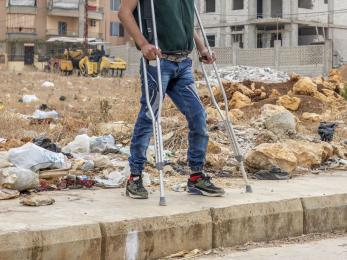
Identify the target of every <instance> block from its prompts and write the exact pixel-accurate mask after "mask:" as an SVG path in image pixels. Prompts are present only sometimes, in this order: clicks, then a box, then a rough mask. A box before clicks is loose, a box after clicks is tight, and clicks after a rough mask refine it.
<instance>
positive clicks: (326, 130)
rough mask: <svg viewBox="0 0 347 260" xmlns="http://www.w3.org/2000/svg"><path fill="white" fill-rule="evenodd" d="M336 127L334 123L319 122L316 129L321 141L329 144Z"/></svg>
mask: <svg viewBox="0 0 347 260" xmlns="http://www.w3.org/2000/svg"><path fill="white" fill-rule="evenodd" d="M336 127H337V125H336V124H335V123H327V122H321V123H320V125H319V127H318V134H319V136H320V138H321V140H322V141H324V142H329V143H330V142H332V140H333V138H334V133H335V128H336Z"/></svg>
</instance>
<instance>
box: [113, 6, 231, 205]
mask: <svg viewBox="0 0 347 260" xmlns="http://www.w3.org/2000/svg"><path fill="white" fill-rule="evenodd" d="M143 1H149V0H126V1H122V4H121V8H120V10H119V14H118V16H119V19H120V20H121V22H122V24H123V26H124V27H125V29H126V30H127V31H128V33H129V34H130V35H131V36H132V37H133V39H134V40H135V42H136V44H137V46H138V47H139V49H141V52H142V54H143V56H144V57H145V58H146V60H148V61H151V60H155V59H156V56H158V57H159V58H160V66H161V71H162V72H161V73H162V75H161V76H162V85H163V93H164V94H166V95H168V96H169V97H170V98H171V99H172V101H173V102H174V103H175V105H176V106H177V108H178V109H179V110H180V111H181V113H183V114H184V116H185V117H186V119H187V121H188V126H189V136H188V141H189V149H188V162H189V167H190V169H191V174H190V178H189V180H188V186H187V188H188V192H189V193H191V194H197V195H205V196H222V195H224V193H225V192H224V190H223V189H222V188H218V187H216V186H215V185H214V184H213V183H212V182H211V177H209V176H207V175H206V174H204V172H203V168H204V162H205V156H206V150H207V144H208V135H207V128H206V113H205V109H204V107H203V104H202V103H201V101H200V98H199V95H198V93H197V90H196V87H195V83H194V77H193V73H192V60H191V59H190V58H188V55H189V53H190V52H191V51H192V50H193V47H194V40H195V43H196V47H197V48H198V50H199V53H200V55H201V56H202V58H203V62H204V63H206V64H211V63H213V62H214V60H215V57H214V56H211V55H210V54H209V52H208V50H207V48H206V47H205V45H204V43H203V41H202V40H201V39H200V37H199V36H198V34H197V33H196V32H195V31H194V0H154V6H155V14H156V22H157V33H158V41H159V49H157V48H156V47H155V46H154V45H153V36H151V32H150V30H145V31H144V34H142V33H141V31H140V29H139V26H138V24H137V21H136V18H135V16H136V15H134V13H136V7H137V5H138V3H139V2H141V4H143ZM143 10H144V8H142V11H143ZM142 19H143V18H142ZM146 22H148V20H145V19H143V24H146ZM144 29H146V28H144ZM146 66H147V69H148V72H147V73H148V85H149V96H150V101H151V104H152V108H153V111H154V112H155V113H156V112H157V111H158V103H159V99H160V98H161V97H159V90H158V84H157V69H156V67H155V66H152V65H150V62H147V64H146ZM141 79H142V97H141V110H140V112H139V114H138V118H137V121H136V124H135V129H134V132H133V137H132V140H131V145H130V153H131V156H130V157H129V165H130V171H131V175H130V177H129V180H128V182H127V187H126V194H127V196H129V197H131V198H138V199H147V198H148V192H147V190H146V189H145V188H144V187H143V183H142V177H141V175H142V171H143V170H144V164H145V162H146V151H147V148H148V145H149V142H150V138H151V136H152V132H153V128H152V120H151V116H150V114H149V112H148V108H147V103H146V96H145V86H144V77H143V71H142V67H141Z"/></svg>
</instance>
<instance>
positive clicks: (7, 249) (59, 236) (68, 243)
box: [0, 220, 101, 260]
mask: <svg viewBox="0 0 347 260" xmlns="http://www.w3.org/2000/svg"><path fill="white" fill-rule="evenodd" d="M43 221H44V220H43ZM100 244H101V233H100V227H99V225H98V224H91V225H80V226H69V227H62V228H57V229H47V230H38V231H27V232H11V233H0V260H22V259H33V260H37V259H43V260H45V259H64V260H65V259H66V260H68V259H86V260H94V259H100V255H101V246H100Z"/></svg>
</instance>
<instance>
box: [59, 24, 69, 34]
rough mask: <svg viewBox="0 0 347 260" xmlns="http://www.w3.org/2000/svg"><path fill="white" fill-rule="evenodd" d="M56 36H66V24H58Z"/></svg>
mask: <svg viewBox="0 0 347 260" xmlns="http://www.w3.org/2000/svg"><path fill="white" fill-rule="evenodd" d="M58 34H59V35H66V34H67V23H66V22H58Z"/></svg>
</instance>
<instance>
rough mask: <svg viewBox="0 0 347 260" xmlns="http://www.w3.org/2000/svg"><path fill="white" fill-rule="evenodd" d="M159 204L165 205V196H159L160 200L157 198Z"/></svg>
mask: <svg viewBox="0 0 347 260" xmlns="http://www.w3.org/2000/svg"><path fill="white" fill-rule="evenodd" d="M159 205H160V206H166V205H167V204H166V198H165V197H160V200H159Z"/></svg>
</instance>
